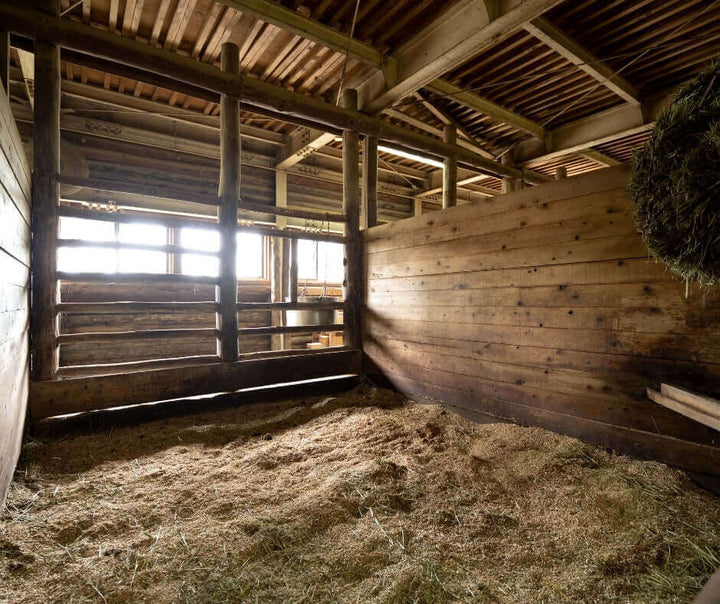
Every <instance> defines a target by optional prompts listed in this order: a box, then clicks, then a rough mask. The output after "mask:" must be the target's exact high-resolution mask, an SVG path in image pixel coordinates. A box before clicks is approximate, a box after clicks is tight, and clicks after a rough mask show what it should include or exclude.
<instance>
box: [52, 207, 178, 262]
mask: <svg viewBox="0 0 720 604" xmlns="http://www.w3.org/2000/svg"><path fill="white" fill-rule="evenodd" d="M59 231H60V233H59V234H60V238H61V239H76V240H82V241H92V242H98V245H97V247H95V246H93V247H62V246H61V247H59V248H58V270H60V271H65V272H71V273H85V272H87V273H165V272H167V254H165V253H164V252H155V251H152V250H118V249H116V248H112V247H103V245H102V243H103V242H115V241H121V242H124V243H140V244H142V243H147V244H150V245H164V244H165V243H166V242H167V229H166V228H165V227H162V226H157V225H150V224H142V223H139V224H118V223H114V222H106V221H103V220H89V219H85V218H67V217H62V218H61V219H60V225H59Z"/></svg>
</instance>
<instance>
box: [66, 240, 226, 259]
mask: <svg viewBox="0 0 720 604" xmlns="http://www.w3.org/2000/svg"><path fill="white" fill-rule="evenodd" d="M57 245H58V247H93V248H98V247H100V248H111V249H114V250H141V251H148V252H162V253H164V254H195V255H198V256H217V255H218V252H217V251H214V252H210V251H207V250H196V249H193V248H190V247H184V246H182V245H170V244H166V245H150V244H148V243H126V242H124V241H88V240H86V239H58V241H57Z"/></svg>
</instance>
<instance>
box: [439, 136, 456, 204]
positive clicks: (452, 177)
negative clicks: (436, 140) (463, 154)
mask: <svg viewBox="0 0 720 604" xmlns="http://www.w3.org/2000/svg"><path fill="white" fill-rule="evenodd" d="M456 137H457V132H456V130H455V127H454V126H452V125H450V124H448V125H446V126H445V127H444V128H443V140H444V141H445V142H446V143H447V144H448V145H454V144H455V140H456ZM457 185H458V183H457V160H456V159H455V157H454V156H449V157H446V158H445V161H444V162H443V192H442V196H443V198H442V207H443V210H444V209H446V208H454V207H455V206H456V205H457Z"/></svg>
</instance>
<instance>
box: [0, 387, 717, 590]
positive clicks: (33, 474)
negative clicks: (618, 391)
mask: <svg viewBox="0 0 720 604" xmlns="http://www.w3.org/2000/svg"><path fill="white" fill-rule="evenodd" d="M26 457H27V459H26V461H25V466H24V467H25V470H24V473H21V474H20V475H19V476H18V481H17V482H16V483H15V484H14V486H13V488H12V490H11V495H10V498H9V501H8V503H7V509H6V510H5V511H4V513H3V515H2V517H0V602H12V603H15V602H33V603H35V602H76V603H77V602H106V603H112V602H312V601H316V602H443V601H447V602H450V601H468V602H512V603H515V602H686V601H690V600H691V599H692V595H693V594H694V593H695V592H696V591H697V590H698V589H699V587H700V586H701V584H702V582H703V581H704V580H705V578H706V577H707V575H708V574H709V573H710V571H711V570H712V569H713V567H714V566H717V565H720V513H719V512H720V500H719V499H718V498H715V497H713V496H711V495H709V494H707V493H704V492H701V491H700V490H699V489H697V488H696V487H695V486H694V485H693V484H692V483H691V481H690V480H689V479H688V478H687V477H686V476H685V475H684V474H682V473H680V472H677V471H675V470H671V469H669V468H667V467H665V466H663V465H661V464H656V463H643V462H637V461H631V460H629V459H627V458H623V457H617V456H612V455H609V454H608V453H606V452H605V451H603V450H600V449H597V448H594V447H591V446H588V445H584V444H582V443H580V442H579V441H576V440H573V439H570V438H564V437H560V436H556V435H554V434H552V433H550V432H546V431H544V430H539V429H529V428H520V427H516V426H511V425H502V424H497V425H476V424H472V423H469V422H467V421H465V420H463V419H461V418H459V417H457V416H455V415H454V414H451V413H447V412H445V411H443V410H441V409H440V408H438V407H434V406H415V405H412V404H404V401H403V400H402V399H401V398H400V397H399V396H398V395H395V394H393V393H390V392H387V391H382V390H374V389H372V388H370V387H368V386H364V387H360V388H359V389H356V390H355V391H353V392H351V393H349V394H345V395H342V396H339V397H337V398H328V397H324V398H319V399H307V400H305V401H296V402H294V403H284V404H265V405H254V406H247V407H240V408H237V409H232V410H228V411H225V412H219V413H213V414H207V415H204V416H194V417H184V418H177V419H173V420H168V421H161V422H156V423H152V424H146V425H143V426H140V427H136V428H127V429H120V430H115V431H114V432H104V433H98V434H96V435H94V436H85V437H77V438H73V439H69V440H65V441H60V442H57V441H56V442H47V443H40V442H31V443H30V444H29V445H28V446H27V447H26Z"/></svg>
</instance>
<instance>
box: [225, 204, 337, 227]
mask: <svg viewBox="0 0 720 604" xmlns="http://www.w3.org/2000/svg"><path fill="white" fill-rule="evenodd" d="M238 210H244V211H246V212H257V213H260V214H271V215H273V216H287V217H288V218H303V219H306V220H319V221H321V222H347V216H345V214H332V213H330V212H322V211H313V210H296V209H294V208H283V207H279V206H268V205H264V204H262V203H251V202H248V201H239V202H238Z"/></svg>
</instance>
